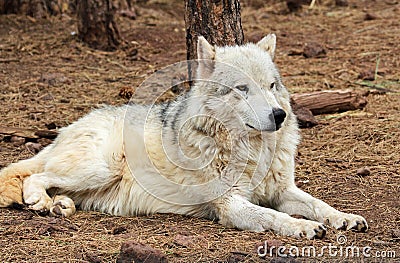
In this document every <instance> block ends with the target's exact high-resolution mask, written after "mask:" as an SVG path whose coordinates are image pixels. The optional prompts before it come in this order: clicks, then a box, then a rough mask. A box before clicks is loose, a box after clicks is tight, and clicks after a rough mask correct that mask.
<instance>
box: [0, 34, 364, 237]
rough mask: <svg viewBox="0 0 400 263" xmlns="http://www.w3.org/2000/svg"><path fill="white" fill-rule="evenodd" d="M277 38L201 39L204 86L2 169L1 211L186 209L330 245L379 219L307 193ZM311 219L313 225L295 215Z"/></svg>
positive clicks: (97, 116) (128, 109)
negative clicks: (331, 233) (298, 172)
mask: <svg viewBox="0 0 400 263" xmlns="http://www.w3.org/2000/svg"><path fill="white" fill-rule="evenodd" d="M275 49H276V36H275V35H274V34H269V35H267V36H265V37H264V38H263V39H261V40H260V41H259V42H258V43H247V44H245V45H240V46H214V45H211V44H210V43H209V42H207V40H206V39H205V38H204V37H201V36H200V37H198V41H197V55H198V60H197V64H196V79H195V81H194V84H193V86H192V87H191V89H190V90H189V91H188V92H186V93H185V94H183V95H181V96H179V97H177V98H176V99H175V100H173V101H170V102H164V103H161V104H152V105H138V104H127V105H123V106H118V107H112V106H106V107H103V108H100V109H96V110H94V111H92V112H91V113H89V114H88V115H86V116H84V117H82V118H81V119H79V120H78V121H76V122H74V123H73V124H71V125H70V126H68V127H65V128H62V129H60V132H59V135H58V137H57V138H56V139H55V141H54V142H53V143H52V144H51V145H49V146H47V147H46V148H45V149H43V150H42V151H41V152H39V153H38V154H37V155H36V156H34V157H32V158H30V159H27V160H22V161H19V162H17V163H14V164H11V165H9V166H8V167H6V168H4V169H3V170H2V171H1V172H0V207H8V206H13V205H27V206H28V207H29V209H32V210H35V211H38V212H45V213H49V214H51V215H55V216H63V217H68V216H71V215H73V214H74V213H75V210H76V208H75V207H79V208H80V209H83V210H96V211H101V212H104V213H109V214H112V215H123V216H135V215H148V214H152V213H175V214H183V215H190V216H194V217H202V218H209V219H212V220H216V221H218V222H219V223H220V224H222V225H224V226H227V227H234V228H238V229H243V230H251V231H257V232H261V231H269V230H272V231H274V232H275V233H277V234H279V235H285V236H293V237H306V238H309V239H313V238H322V237H324V236H325V234H326V230H327V226H328V225H329V226H331V227H333V228H336V229H345V230H355V231H361V232H365V231H367V229H368V224H367V221H366V220H365V219H364V218H363V217H362V216H359V215H354V214H349V213H344V212H340V211H338V210H336V209H335V208H333V207H331V206H329V205H328V204H327V203H325V202H323V201H321V200H319V199H317V198H314V197H312V196H311V195H309V194H307V193H305V192H304V191H302V190H301V189H299V188H298V187H297V186H296V184H295V180H294V178H295V177H294V172H295V155H296V150H297V145H298V143H299V139H300V136H299V129H298V125H297V121H296V116H295V115H294V113H293V111H292V109H291V106H290V98H289V93H288V91H287V89H286V87H285V86H284V84H283V83H282V80H281V77H280V75H279V71H278V69H277V67H276V65H275V64H274V55H275ZM294 214H296V215H301V216H303V217H304V218H305V219H299V218H295V217H292V216H291V215H294Z"/></svg>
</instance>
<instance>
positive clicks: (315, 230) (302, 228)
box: [282, 219, 326, 239]
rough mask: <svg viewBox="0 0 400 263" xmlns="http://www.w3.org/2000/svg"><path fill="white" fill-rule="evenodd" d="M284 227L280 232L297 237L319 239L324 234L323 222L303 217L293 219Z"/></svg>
mask: <svg viewBox="0 0 400 263" xmlns="http://www.w3.org/2000/svg"><path fill="white" fill-rule="evenodd" d="M284 228H285V229H284V230H283V233H282V234H284V235H287V236H293V237H297V238H303V237H307V238H308V239H321V238H323V237H325V235H326V227H325V225H324V224H321V223H318V222H314V221H310V220H305V219H295V220H294V221H293V222H291V223H289V224H288V225H286V226H284Z"/></svg>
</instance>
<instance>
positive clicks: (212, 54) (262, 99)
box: [195, 34, 290, 132]
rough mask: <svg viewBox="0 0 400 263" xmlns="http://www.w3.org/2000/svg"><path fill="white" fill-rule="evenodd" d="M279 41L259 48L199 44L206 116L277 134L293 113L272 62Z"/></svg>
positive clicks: (270, 40)
mask: <svg viewBox="0 0 400 263" xmlns="http://www.w3.org/2000/svg"><path fill="white" fill-rule="evenodd" d="M275 46H276V37H275V35H274V34H269V35H267V36H266V37H264V38H263V39H261V40H260V41H259V42H258V43H256V44H252V43H249V44H246V45H243V46H227V47H216V46H212V45H211V44H209V43H208V42H207V40H206V39H205V38H203V37H199V39H198V43H197V53H198V59H199V63H198V67H197V76H196V82H197V84H196V86H195V89H196V94H197V95H199V97H201V96H203V97H204V100H202V99H200V100H202V104H203V105H205V106H204V107H205V110H206V112H207V113H210V114H212V115H213V116H215V117H216V118H218V119H219V120H221V121H222V122H223V123H224V124H228V125H236V126H237V125H240V126H241V127H242V129H243V128H245V129H246V130H249V131H252V130H256V131H269V132H273V131H277V130H279V129H280V128H281V127H282V126H283V125H284V123H285V119H286V117H287V114H288V113H289V111H290V103H289V94H288V92H287V90H286V88H285V86H284V85H283V84H282V82H281V78H280V75H279V72H278V70H277V68H276V66H275V64H274V62H273V59H274V53H275Z"/></svg>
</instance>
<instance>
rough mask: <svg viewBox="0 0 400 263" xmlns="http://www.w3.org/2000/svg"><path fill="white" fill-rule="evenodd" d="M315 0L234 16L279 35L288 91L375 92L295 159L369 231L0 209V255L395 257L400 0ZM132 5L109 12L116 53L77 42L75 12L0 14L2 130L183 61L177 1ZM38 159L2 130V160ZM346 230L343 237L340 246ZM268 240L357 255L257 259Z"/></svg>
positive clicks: (63, 114) (50, 116)
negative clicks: (273, 228)
mask: <svg viewBox="0 0 400 263" xmlns="http://www.w3.org/2000/svg"><path fill="white" fill-rule="evenodd" d="M320 2H321V1H316V5H315V7H314V8H313V9H312V10H309V9H308V8H307V7H305V8H303V9H302V10H299V11H297V12H296V13H288V11H287V8H286V6H285V4H284V3H281V2H280V1H266V2H265V3H264V2H263V1H255V0H254V1H250V0H249V1H246V2H243V3H242V25H243V28H244V30H245V37H246V39H247V40H248V41H257V40H259V39H261V37H262V36H264V35H265V34H267V33H269V32H274V33H276V34H277V37H278V46H277V54H276V63H277V64H278V66H279V68H280V71H281V74H282V77H283V80H284V83H285V84H286V86H287V87H288V88H289V89H290V91H291V92H292V93H301V92H306V91H316V90H325V89H347V88H350V89H357V90H369V91H370V92H371V94H370V95H369V96H368V105H367V106H366V108H365V109H363V110H359V111H351V112H345V113H338V114H330V115H322V116H318V120H319V121H320V124H319V125H318V126H315V127H314V128H310V129H303V130H302V131H301V132H302V143H301V145H300V147H299V156H298V164H297V168H296V172H297V181H299V182H301V184H302V185H301V188H302V189H304V190H305V191H307V192H309V193H310V194H312V195H314V196H316V197H318V198H321V199H323V200H324V201H326V202H327V203H329V204H331V205H333V206H334V207H336V208H338V209H340V210H342V211H345V212H352V213H357V214H361V215H363V216H364V217H365V218H366V219H367V221H368V224H369V225H370V230H369V232H368V233H354V232H344V231H337V230H334V229H329V231H328V234H327V236H326V237H325V239H323V240H299V239H294V238H286V237H280V236H276V235H275V234H273V233H271V232H266V233H253V232H248V231H239V230H235V229H226V228H224V227H222V226H220V225H218V224H216V223H214V222H211V221H207V220H202V219H194V218H189V217H184V216H177V215H169V214H166V215H154V216H149V217H115V216H110V215H106V214H101V213H97V212H83V211H78V212H77V214H76V215H74V216H72V217H71V218H68V219H63V218H52V217H42V216H40V215H37V214H36V213H34V212H31V211H28V210H14V209H0V262H113V261H115V260H116V259H117V257H118V254H119V250H120V246H121V243H122V242H123V241H126V240H134V241H139V242H141V243H144V244H148V245H151V246H153V247H155V248H157V249H160V250H161V251H162V252H163V253H165V254H166V255H167V258H168V260H169V261H170V262H270V261H271V262H298V261H300V262H313V261H321V262H353V261H357V262H400V236H399V235H400V234H399V232H400V199H399V194H400V175H399V171H400V169H399V168H400V146H399V141H400V114H399V109H400V93H399V92H400V57H399V54H400V45H399V43H400V20H399V17H400V3H399V2H398V1H394V0H384V1H375V0H374V1H372V0H371V1H366V0H363V1H357V0H349V5H348V6H343V7H339V6H332V5H329V4H321V3H320ZM137 11H138V14H139V15H138V18H137V20H130V19H128V18H124V17H118V18H117V21H118V23H119V25H120V28H121V32H122V35H123V36H124V37H125V39H126V40H127V41H129V42H130V47H129V48H127V49H125V50H119V51H115V52H100V51H96V50H92V49H90V48H88V47H87V46H85V45H84V44H82V43H80V42H79V41H78V40H77V38H76V36H75V34H74V32H75V31H76V21H75V19H74V18H73V17H70V16H68V15H63V16H59V17H51V18H49V19H43V20H42V19H33V18H27V17H24V16H16V15H5V16H0V116H1V118H0V126H7V127H22V128H35V129H47V127H50V126H49V124H52V123H54V124H55V126H56V127H63V126H66V125H68V124H70V123H71V122H73V121H74V120H76V119H77V118H79V117H80V116H82V115H84V114H86V113H87V112H89V111H90V110H91V109H93V108H95V107H97V106H99V105H101V104H104V103H106V104H113V105H120V104H123V103H126V102H127V100H126V99H123V98H121V97H119V96H118V93H119V91H120V89H121V88H124V87H125V88H126V87H128V88H129V87H136V86H137V85H139V84H140V83H141V82H142V81H143V80H144V79H145V78H146V77H147V76H149V75H150V74H151V73H153V72H154V71H155V70H156V69H159V68H161V67H163V66H166V65H168V64H170V63H174V62H178V61H181V60H184V59H185V58H186V51H185V32H184V21H183V4H182V3H180V1H164V0H152V1H149V2H148V3H147V4H142V5H138V6H137ZM307 43H308V44H310V43H318V44H320V45H322V46H323V47H324V48H325V50H326V55H325V56H322V57H317V58H305V57H304V56H302V55H301V54H300V55H299V53H301V52H299V51H302V50H303V48H304V46H305V45H306V44H307ZM136 51H137V52H136ZM360 74H361V76H360ZM368 74H369V75H368ZM371 75H372V76H371ZM363 76H364V78H365V76H367V78H368V76H370V78H372V79H371V80H361V78H362V77H363ZM384 91H386V92H384ZM149 93H151V91H149ZM53 126H54V125H53ZM42 143H45V142H42ZM32 155H33V153H32V152H30V151H29V150H28V149H27V147H26V146H25V144H24V143H23V142H20V141H18V140H11V141H10V138H9V137H7V136H2V135H0V168H1V167H3V166H6V165H7V164H9V163H11V162H15V161H17V160H20V159H24V158H27V157H30V156H32ZM364 166H368V167H369V168H370V170H371V174H370V175H368V176H363V177H361V176H358V175H357V174H356V170H357V169H359V168H362V167H364ZM340 235H344V236H345V237H346V238H347V241H346V242H345V243H343V244H341V245H340V244H339V243H338V240H337V239H338V237H340V238H343V236H340ZM182 240H184V241H182ZM185 240H186V241H185ZM267 240H268V241H269V242H278V243H275V244H279V242H281V243H282V244H283V245H285V246H286V247H287V248H290V247H291V246H297V247H298V248H299V250H300V251H301V248H303V247H305V246H314V247H316V249H317V252H321V249H322V247H323V246H329V245H332V246H339V247H340V246H341V247H343V248H346V247H347V246H355V247H358V248H360V256H359V257H357V255H356V254H355V255H354V256H352V255H351V254H349V255H348V257H346V255H345V254H342V255H340V253H338V254H337V255H332V254H331V255H329V253H328V252H327V250H325V253H324V254H323V255H321V256H320V257H316V258H313V257H308V256H307V255H305V256H301V255H299V256H298V257H295V258H282V257H276V256H274V257H270V256H266V257H265V258H261V257H259V256H258V255H257V252H256V248H257V246H258V245H259V244H260V243H263V242H264V241H267ZM340 241H342V240H340ZM365 247H371V250H370V251H369V254H370V255H371V257H365V256H363V255H362V253H361V251H362V250H361V249H362V248H365ZM292 252H293V253H295V250H292ZM393 252H394V253H396V255H395V257H393V256H394V255H393ZM317 254H318V253H317ZM378 256H381V257H378Z"/></svg>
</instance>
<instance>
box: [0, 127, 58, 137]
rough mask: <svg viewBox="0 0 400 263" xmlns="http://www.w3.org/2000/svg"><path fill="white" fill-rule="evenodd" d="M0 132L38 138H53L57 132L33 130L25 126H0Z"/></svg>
mask: <svg viewBox="0 0 400 263" xmlns="http://www.w3.org/2000/svg"><path fill="white" fill-rule="evenodd" d="M0 134H4V135H9V136H18V137H23V138H30V139H39V138H47V139H54V138H56V137H57V135H58V132H56V131H49V130H34V129H26V128H14V127H4V126H0Z"/></svg>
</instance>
